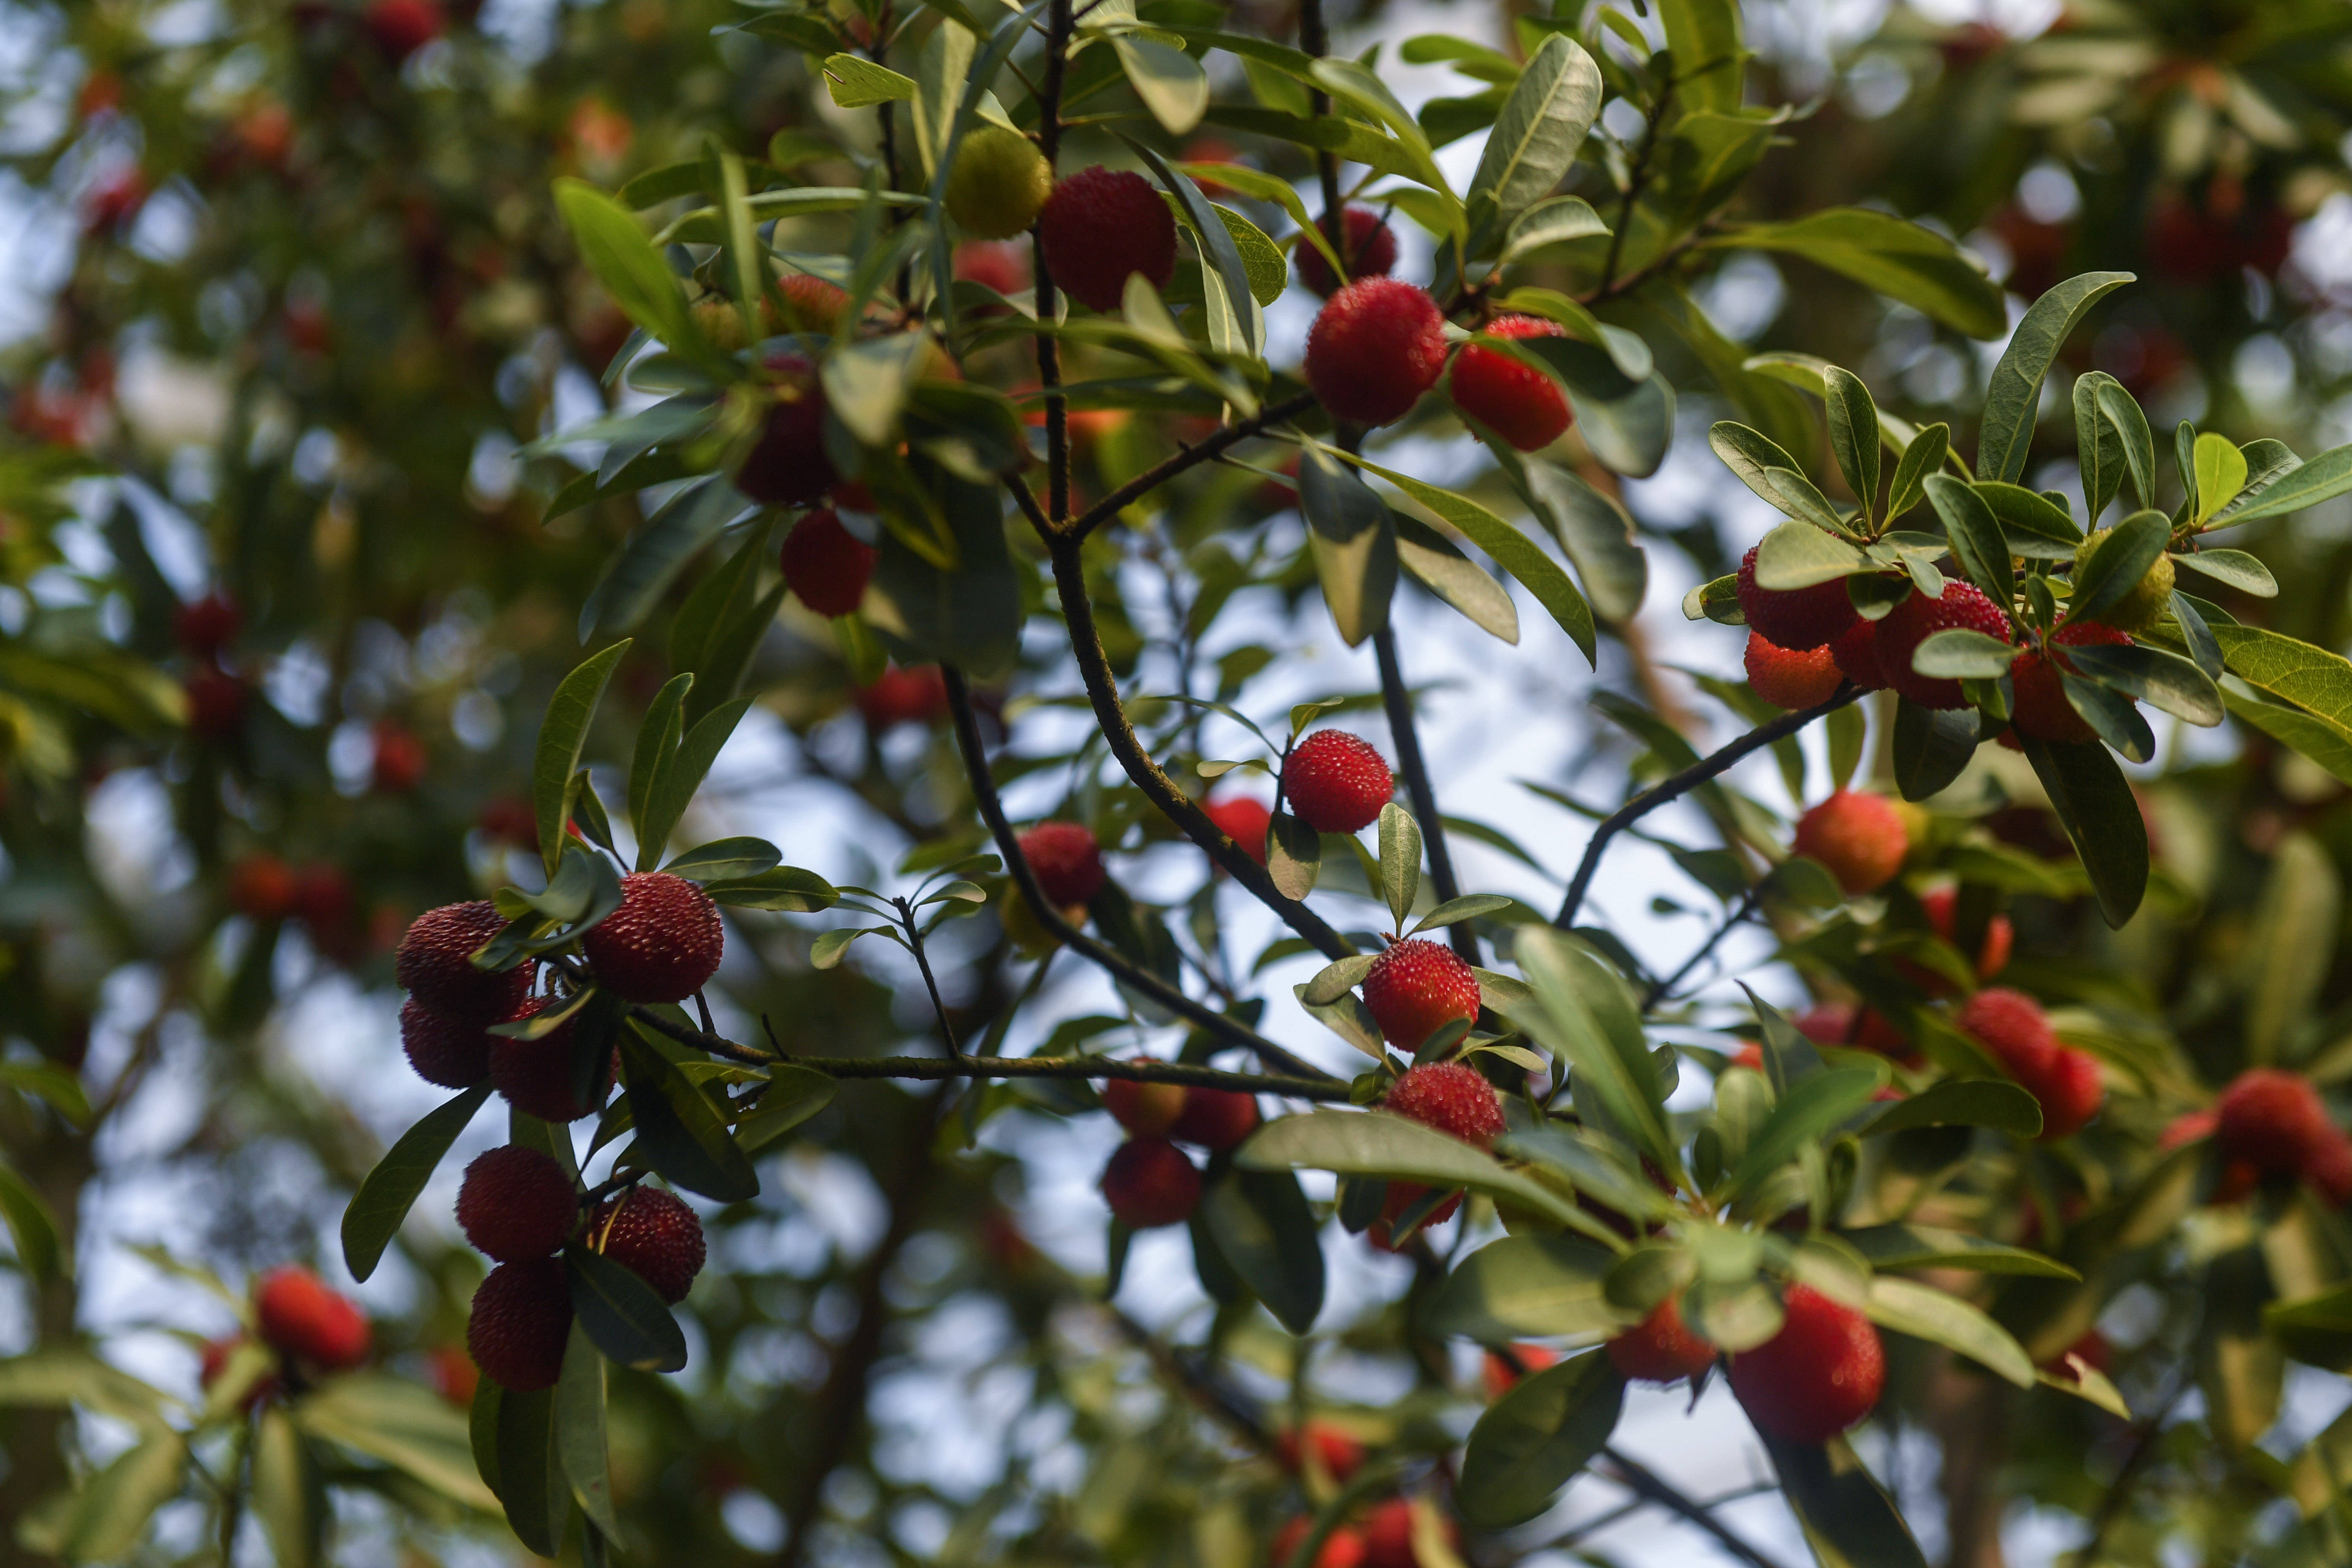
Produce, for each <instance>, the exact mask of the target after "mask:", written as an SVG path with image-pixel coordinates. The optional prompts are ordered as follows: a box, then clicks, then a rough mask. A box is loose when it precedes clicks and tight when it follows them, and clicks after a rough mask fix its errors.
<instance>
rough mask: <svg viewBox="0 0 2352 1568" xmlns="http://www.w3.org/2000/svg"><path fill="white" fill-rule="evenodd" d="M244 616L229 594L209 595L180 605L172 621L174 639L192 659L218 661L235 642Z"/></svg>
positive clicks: (243, 622)
mask: <svg viewBox="0 0 2352 1568" xmlns="http://www.w3.org/2000/svg"><path fill="white" fill-rule="evenodd" d="M244 625H245V614H244V612H243V611H241V610H239V609H238V608H237V607H236V600H235V599H232V598H230V597H229V596H228V595H226V594H206V595H205V596H204V597H203V598H201V599H191V600H189V601H188V602H187V603H186V604H184V605H181V606H180V607H179V609H178V610H177V611H176V612H175V613H174V614H173V617H172V635H173V637H174V638H175V639H177V641H178V642H179V645H180V647H182V648H183V649H184V651H185V652H186V653H187V655H188V657H189V658H217V657H219V654H220V651H221V649H223V648H225V647H228V645H229V644H231V643H233V642H235V641H236V634H237V632H238V630H239V629H240V628H242V627H243V626H244Z"/></svg>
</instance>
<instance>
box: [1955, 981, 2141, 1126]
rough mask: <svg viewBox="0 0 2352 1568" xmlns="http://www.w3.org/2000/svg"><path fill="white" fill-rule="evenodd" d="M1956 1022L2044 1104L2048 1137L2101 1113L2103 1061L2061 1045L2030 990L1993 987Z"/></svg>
mask: <svg viewBox="0 0 2352 1568" xmlns="http://www.w3.org/2000/svg"><path fill="white" fill-rule="evenodd" d="M1952 1021H1953V1022H1954V1023H1956V1024H1958V1026H1960V1028H1961V1030H1962V1031H1963V1032H1964V1033H1966V1034H1967V1035H1968V1036H1969V1037H1971V1038H1972V1039H1974V1040H1975V1041H1976V1042H1977V1043H1978V1044H1979V1045H1980V1046H1982V1047H1984V1048H1985V1049H1986V1050H1988V1051H1990V1052H1991V1053H1992V1056H1993V1058H1994V1059H1996V1060H1997V1061H1999V1062H2000V1065H2001V1066H2002V1067H2004V1068H2007V1069H2008V1070H2009V1075H2010V1077H2011V1078H2013V1079H2016V1080H2017V1081H2018V1082H2019V1083H2020V1084H2021V1085H2023V1086H2024V1088H2025V1089H2026V1090H2027V1092H2029V1093H2030V1094H2032V1096H2033V1098H2034V1099H2035V1100H2040V1101H2041V1102H2042V1137H2043V1138H2045V1139H2048V1138H2063V1137H2066V1136H2067V1135H2069V1134H2070V1133H2074V1132H2078V1131H2081V1130H2082V1128H2083V1126H2084V1123H2085V1122H2087V1121H2090V1120H2091V1118H2092V1117H2094V1116H2095V1115H2097V1114H2098V1110H2099V1101H2100V1100H2101V1099H2102V1098H2103V1097H2104V1095H2105V1089H2104V1088H2103V1087H2102V1085H2101V1084H2100V1081H2099V1064H2098V1061H2097V1059H2096V1058H2094V1057H2092V1056H2091V1054H2090V1053H2089V1052H2087V1051H2078V1050H2076V1049H2074V1047H2071V1046H2062V1045H2060V1044H2059V1043H2058V1032H2057V1031H2056V1030H2055V1029H2053V1028H2052V1027H2051V1026H2050V1018H2049V1016H2048V1015H2047V1014H2045V1013H2043V1012H2042V1005H2041V1004H2040V1003H2038V1002H2036V1001H2035V1000H2034V999H2033V998H2032V997H2031V996H2028V995H2027V994H2025V993H2024V992H2022V991H2012V990H2011V989H2010V988H2009V987H2008V986H2006V985H1989V986H1987V987H1985V988H1984V989H1983V990H1981V991H1979V992H1978V993H1977V994H1975V995H1973V996H1971V997H1969V999H1968V1001H1967V1002H1966V1003H1965V1004H1964V1005H1962V1006H1961V1008H1960V1010H1959V1012H1958V1014H1957V1015H1955V1016H1954V1017H1953V1020H1952Z"/></svg>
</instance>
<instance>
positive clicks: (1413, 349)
mask: <svg viewBox="0 0 2352 1568" xmlns="http://www.w3.org/2000/svg"><path fill="white" fill-rule="evenodd" d="M1349 227H1350V229H1351V230H1352V228H1353V227H1354V219H1353V217H1352V216H1350V219H1349ZM1383 228H1385V226H1383ZM1394 248H1395V242H1394V240H1393V239H1391V241H1390V244H1389V247H1388V249H1389V251H1390V253H1391V254H1390V260H1391V264H1392V263H1393V260H1394V256H1393V252H1394ZM1313 254H1314V252H1313V250H1312V247H1306V248H1303V249H1302V251H1301V260H1300V263H1299V266H1300V269H1301V272H1302V273H1303V274H1305V275H1307V276H1308V277H1309V279H1310V281H1311V280H1312V279H1313V277H1314V276H1315V273H1314V271H1313V270H1311V269H1310V268H1309V266H1308V263H1307V260H1306V259H1305V258H1306V257H1307V256H1310V255H1313ZM1374 258H1375V259H1376V258H1377V256H1376V255H1375V257H1374ZM1314 265H1315V267H1316V268H1321V267H1322V266H1323V262H1322V258H1320V257H1319V256H1316V257H1315V263H1314ZM1381 271H1383V272H1384V271H1385V268H1381ZM1481 331H1482V333H1483V335H1485V336H1486V337H1490V338H1503V339H1513V340H1517V339H1525V338H1547V337H1553V338H1556V337H1560V336H1562V335H1564V334H1563V333H1562V332H1561V330H1560V328H1559V325H1558V324H1557V323H1556V322H1552V321H1545V320H1544V319H1542V318H1541V317H1538V316H1508V315H1507V316H1500V317H1497V318H1496V319H1495V320H1493V321H1488V322H1486V324H1485V326H1484V327H1483V328H1482V329H1481ZM1446 360H1447V345H1446V342H1445V313H1444V311H1443V310H1439V309H1438V306H1437V301H1436V300H1433V299H1432V298H1431V297H1430V294H1429V291H1428V290H1427V289H1420V288H1416V287H1414V286H1413V285H1412V284H1411V283H1407V282H1405V281H1404V280H1403V279H1398V278H1389V277H1385V276H1381V274H1380V273H1379V272H1373V273H1369V274H1367V275H1364V276H1360V277H1358V278H1357V279H1355V280H1354V281H1353V282H1351V283H1349V284H1347V285H1345V286H1344V287H1342V288H1341V289H1339V291H1338V292H1336V293H1334V294H1333V295H1332V296H1331V297H1330V299H1329V300H1328V301H1327V302H1326V303H1325V305H1324V307H1323V309H1322V310H1320V311H1319V312H1318V314H1317V315H1316V318H1315V324H1314V326H1313V327H1312V328H1310V329H1309V330H1308V331H1307V366H1306V369H1307V385H1309V386H1310V387H1312V388H1314V390H1315V395H1316V396H1317V397H1318V399H1320V400H1321V401H1322V404H1323V406H1324V407H1325V408H1327V409H1328V410H1330V412H1331V413H1332V415H1333V416H1335V417H1337V418H1340V419H1348V420H1353V421H1354V422H1356V423H1357V424H1360V425H1386V424H1389V423H1391V421H1393V420H1397V419H1402V418H1403V417H1404V416H1406V415H1407V414H1409V413H1411V412H1412V406H1413V405H1414V404H1416V403H1418V402H1420V401H1421V398H1422V395H1423V393H1426V392H1427V391H1429V389H1430V388H1432V387H1433V386H1435V385H1436V384H1437V382H1438V378H1439V377H1441V376H1443V375H1444V374H1445V367H1446ZM1453 363H1454V376H1453V385H1452V392H1453V396H1454V403H1455V405H1458V406H1459V407H1460V408H1461V410H1462V412H1463V413H1465V414H1466V415H1468V416H1470V417H1471V418H1473V419H1475V420H1476V421H1477V422H1478V423H1479V424H1480V425H1482V426H1486V428H1487V429H1490V430H1492V431H1494V432H1495V433H1496V435H1498V436H1500V437H1502V438H1503V439H1504V440H1506V441H1508V442H1509V443H1510V444H1511V445H1512V446H1514V447H1517V448H1519V449H1520V450H1521V451H1526V452H1532V451H1534V450H1536V449H1537V448H1538V447H1546V446H1549V445H1550V444H1551V443H1552V442H1553V441H1556V440H1558V439H1559V436H1560V433H1561V432H1562V431H1564V430H1566V429H1567V428H1568V426H1569V425H1570V421H1571V420H1573V419H1574V417H1575V416H1574V414H1573V413H1572V412H1571V411H1570V408H1569V405H1568V399H1567V397H1566V396H1565V395H1563V394H1562V393H1561V391H1560V388H1559V383H1558V382H1556V381H1554V380H1553V379H1552V378H1551V377H1550V376H1549V375H1548V374H1545V373H1544V372H1542V371H1540V370H1538V369H1537V368H1536V367H1535V366H1533V365H1530V364H1527V363H1522V362H1521V361H1520V360H1518V359H1517V358H1515V357H1513V356H1512V355H1510V354H1508V353H1503V352H1501V351H1499V350H1496V349H1491V348H1486V347H1484V346H1482V345H1481V344H1479V343H1477V342H1470V343H1466V344H1465V345H1464V346H1463V348H1462V350H1461V352H1460V353H1456V354H1454V355H1453Z"/></svg>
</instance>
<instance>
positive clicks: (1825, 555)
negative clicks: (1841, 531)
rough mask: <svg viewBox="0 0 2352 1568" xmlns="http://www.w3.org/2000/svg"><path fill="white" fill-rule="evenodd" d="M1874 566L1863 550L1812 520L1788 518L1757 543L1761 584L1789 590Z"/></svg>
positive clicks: (1807, 586) (1779, 589)
mask: <svg viewBox="0 0 2352 1568" xmlns="http://www.w3.org/2000/svg"><path fill="white" fill-rule="evenodd" d="M1869 569H1870V563H1869V561H1868V560H1867V559H1866V558H1865V557H1864V555H1863V553H1862V552H1861V551H1859V550H1856V549H1855V548H1854V547H1853V545H1851V544H1849V543H1847V542H1845V541H1844V540H1843V539H1840V538H1839V537H1838V536H1837V535H1835V534H1833V533H1828V532H1824V531H1822V530H1821V529H1820V528H1817V527H1815V526H1814V525H1813V524H1811V523H1810V522H1784V523H1782V524H1780V526H1779V527H1778V528H1775V529H1774V530H1772V531H1771V532H1769V533H1768V534H1766V535H1765V536H1764V537H1763V538H1762V539H1761V540H1759V542H1757V546H1756V583H1757V585H1758V586H1759V587H1763V588H1770V589H1772V590H1774V591H1775V592H1780V593H1786V592H1789V591H1791V590H1793V589H1797V588H1810V587H1811V586H1812V585H1813V584H1816V583H1833V582H1835V581H1837V580H1838V579H1839V578H1841V577H1850V576H1852V575H1853V574H1855V573H1857V572H1866V571H1868V570H1869Z"/></svg>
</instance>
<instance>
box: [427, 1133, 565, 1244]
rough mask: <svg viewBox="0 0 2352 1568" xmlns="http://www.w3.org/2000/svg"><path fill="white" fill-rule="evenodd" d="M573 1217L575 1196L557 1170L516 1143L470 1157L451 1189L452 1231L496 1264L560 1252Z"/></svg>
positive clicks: (559, 1169) (561, 1168)
mask: <svg viewBox="0 0 2352 1568" xmlns="http://www.w3.org/2000/svg"><path fill="white" fill-rule="evenodd" d="M579 1217H580V1201H579V1196H578V1194H575V1193H574V1192H573V1191H572V1178H571V1177H569V1176H567V1175H565V1174H564V1173H563V1167H562V1166H561V1165H559V1164H557V1163H555V1162H554V1161H553V1160H552V1159H551V1158H550V1157H549V1156H547V1155H545V1154H543V1153H541V1152H539V1151H538V1150H536V1149H526V1148H524V1147H523V1146H522V1145H520V1144H519V1143H504V1144H500V1145H499V1147H498V1148H496V1149H490V1150H487V1151H485V1152H482V1153H481V1154H478V1155H477V1156H475V1159H474V1163H472V1164H470V1165H467V1167H466V1179H465V1181H464V1182H463V1183H462V1184H460V1185H459V1186H458V1188H457V1228H458V1229H460V1230H462V1231H464V1232H465V1233H466V1239H467V1241H470V1242H472V1243H473V1244H474V1246H475V1247H476V1248H477V1249H478V1250H479V1251H481V1252H484V1253H487V1254H488V1256H489V1257H491V1258H496V1259H497V1260H498V1261H499V1262H500V1263H511V1262H513V1261H514V1260H515V1259H516V1258H545V1257H547V1256H549V1255H550V1254H551V1253H555V1252H559V1251H561V1250H562V1247H563V1243H564V1241H565V1240H566V1238H568V1237H570V1236H571V1235H572V1222H573V1221H574V1220H576V1219H578V1218H579Z"/></svg>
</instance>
